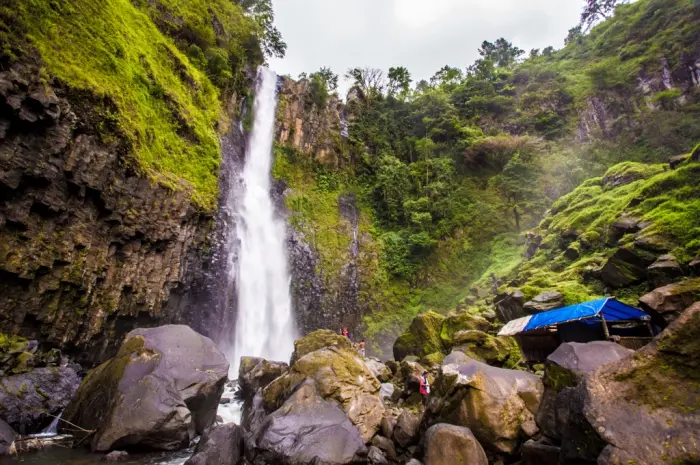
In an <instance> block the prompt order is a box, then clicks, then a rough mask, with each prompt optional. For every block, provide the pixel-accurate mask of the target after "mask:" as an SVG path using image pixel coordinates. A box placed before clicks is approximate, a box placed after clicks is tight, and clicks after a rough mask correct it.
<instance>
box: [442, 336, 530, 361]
mask: <svg viewBox="0 0 700 465" xmlns="http://www.w3.org/2000/svg"><path fill="white" fill-rule="evenodd" d="M474 336H475V337H474V338H473V339H474V341H473V342H467V343H464V344H461V345H459V346H457V347H455V350H457V351H460V352H463V353H464V354H466V355H467V356H468V357H469V358H472V359H474V360H478V361H480V362H483V363H486V364H487V365H491V366H496V367H512V366H514V365H515V364H517V362H518V361H520V349H519V347H518V344H517V343H516V342H515V339H513V338H512V337H496V336H492V335H490V334H486V333H481V334H478V333H477V332H476V331H475V332H474ZM476 336H479V337H478V339H477V338H476Z"/></svg>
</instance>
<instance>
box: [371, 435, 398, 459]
mask: <svg viewBox="0 0 700 465" xmlns="http://www.w3.org/2000/svg"><path fill="white" fill-rule="evenodd" d="M372 445H373V446H374V447H377V448H378V449H380V450H381V451H382V452H383V453H384V455H385V456H387V457H389V458H391V459H393V458H396V447H394V442H393V441H392V440H391V439H389V438H387V437H384V436H375V437H373V438H372Z"/></svg>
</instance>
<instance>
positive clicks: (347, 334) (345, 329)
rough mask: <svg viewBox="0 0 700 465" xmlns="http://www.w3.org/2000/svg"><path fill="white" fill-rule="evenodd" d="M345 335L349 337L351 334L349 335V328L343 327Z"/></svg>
mask: <svg viewBox="0 0 700 465" xmlns="http://www.w3.org/2000/svg"><path fill="white" fill-rule="evenodd" d="M343 336H345V337H347V338H349V337H350V335H349V333H348V328H343Z"/></svg>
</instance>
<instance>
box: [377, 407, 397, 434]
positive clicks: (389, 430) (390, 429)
mask: <svg viewBox="0 0 700 465" xmlns="http://www.w3.org/2000/svg"><path fill="white" fill-rule="evenodd" d="M380 427H381V433H382V435H383V436H384V437H387V438H392V437H394V428H395V427H396V418H394V417H393V416H391V415H388V414H387V412H385V413H384V416H383V417H382V422H381V423H380Z"/></svg>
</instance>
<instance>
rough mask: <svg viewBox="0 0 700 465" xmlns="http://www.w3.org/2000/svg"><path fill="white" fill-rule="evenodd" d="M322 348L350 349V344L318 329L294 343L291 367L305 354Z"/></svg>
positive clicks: (330, 332) (342, 337)
mask: <svg viewBox="0 0 700 465" xmlns="http://www.w3.org/2000/svg"><path fill="white" fill-rule="evenodd" d="M324 347H337V348H339V349H350V348H352V343H351V342H350V339H348V338H347V337H345V336H341V335H340V334H338V333H335V332H333V331H330V330H328V329H319V330H316V331H314V332H312V333H310V334H307V335H306V336H304V337H302V338H301V339H297V340H296V341H294V353H293V354H292V360H291V361H290V364H291V365H294V362H296V361H297V360H299V359H300V358H302V357H303V356H304V355H306V354H310V353H311V352H315V351H317V350H319V349H323V348H324Z"/></svg>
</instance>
